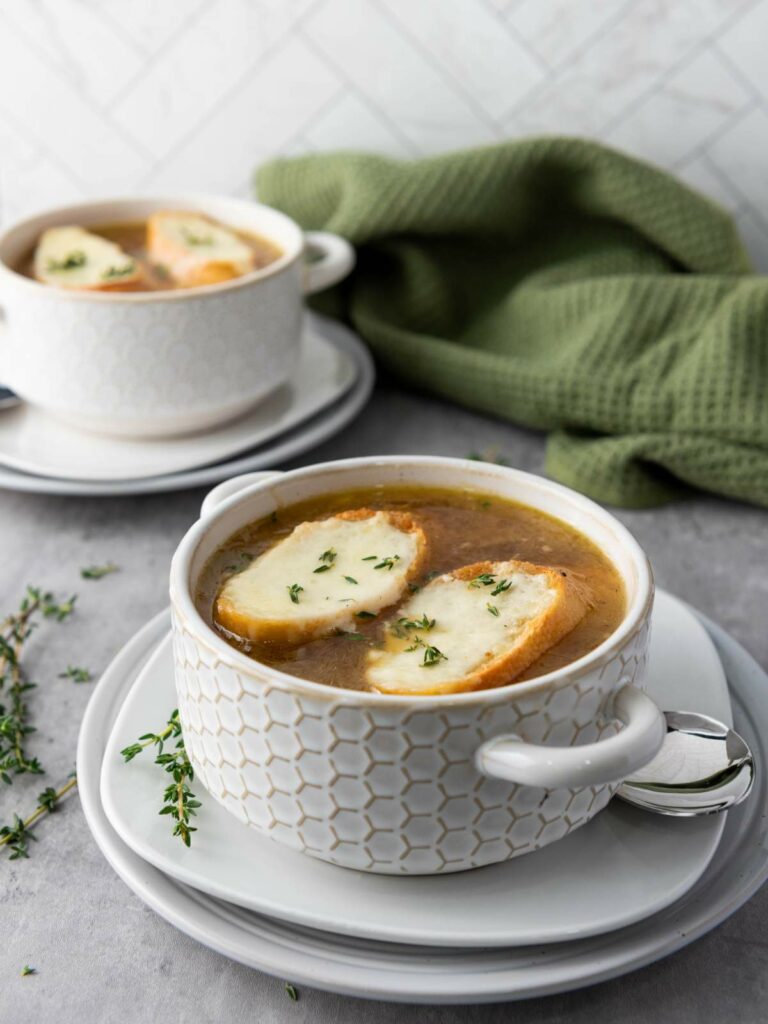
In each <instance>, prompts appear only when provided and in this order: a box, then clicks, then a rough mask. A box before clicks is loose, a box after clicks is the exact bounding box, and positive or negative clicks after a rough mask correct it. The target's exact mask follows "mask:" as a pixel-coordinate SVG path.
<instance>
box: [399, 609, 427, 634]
mask: <svg viewBox="0 0 768 1024" xmlns="http://www.w3.org/2000/svg"><path fill="white" fill-rule="evenodd" d="M435 622H436V620H435V619H429V618H427V615H426V613H424V614H423V615H422V616H421V618H420V619H408V618H402V619H398V620H397V625H398V626H399V627H400V628H401V629H423V630H425V631H426V632H427V633H428V632H429V631H430V629H434V628H435Z"/></svg>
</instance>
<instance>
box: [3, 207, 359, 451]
mask: <svg viewBox="0 0 768 1024" xmlns="http://www.w3.org/2000/svg"><path fill="white" fill-rule="evenodd" d="M163 209H165V210H168V209H171V210H196V211H198V212H200V213H203V214H206V215H208V216H210V217H213V218H214V219H215V220H217V221H220V222H221V223H222V224H226V225H229V226H231V227H233V228H237V229H239V230H241V231H245V232H250V233H253V234H256V235H261V236H263V237H265V238H266V239H268V240H269V241H271V242H273V243H276V244H277V246H278V247H279V248H280V249H281V250H282V255H281V256H280V258H279V259H277V260H275V261H274V262H273V263H271V264H269V265H268V266H267V267H264V268H263V269H262V270H254V271H252V272H251V273H249V274H245V275H244V276H242V277H239V278H235V279H233V280H231V281H224V282H222V283H220V284H215V285H206V286H205V287H197V288H186V289H179V290H176V291H157V292H111V293H110V292H85V291H79V292H78V291H74V290H72V289H66V288H56V287H52V286H50V285H45V284H41V283H39V282H37V281H34V280H31V279H30V278H28V277H25V276H24V275H22V274H20V273H18V272H17V269H16V268H18V266H19V264H20V262H21V261H22V260H24V259H25V257H27V256H28V255H29V253H30V252H31V251H32V250H33V248H34V246H35V245H36V243H37V241H38V239H39V237H40V235H41V234H42V232H43V231H45V230H46V228H50V227H54V226H56V225H64V224H78V225H81V226H83V227H86V228H88V227H97V226H98V225H104V224H114V223H119V222H127V221H141V220H144V219H145V218H146V217H147V216H148V215H149V214H151V213H153V212H155V211H157V210H163ZM308 247H309V249H310V251H311V252H312V254H313V256H314V257H315V258H314V260H313V262H311V263H306V262H305V249H307V248H308ZM353 264H354V250H353V249H352V247H351V246H350V245H349V243H348V242H346V241H345V240H344V239H342V238H339V237H338V236H337V235H331V234H328V233H326V232H307V233H306V234H305V233H304V232H302V230H301V229H300V228H299V226H298V225H297V224H296V223H294V221H292V220H291V219H290V218H289V217H286V216H285V215H284V214H282V213H279V212H278V211H277V210H273V209H271V208H270V207H268V206H263V205H261V204H259V203H252V202H248V201H245V200H240V199H226V198H217V197H213V196H198V195H179V196H170V197H169V196H165V197H159V198H146V199H144V198H142V199H112V200H100V201H98V202H88V203H80V204H78V205H75V206H68V207H61V208H58V209H55V210H50V211H48V212H46V213H41V214H38V215H36V216H34V217H30V218H28V219H26V220H23V221H21V222H20V223H18V224H16V225H15V226H13V227H11V228H9V229H8V230H7V231H5V232H4V233H3V234H2V235H0V312H2V315H3V318H4V320H5V325H4V330H3V332H2V338H0V381H2V382H3V383H4V384H6V385H8V386H9V387H11V388H13V390H14V391H15V392H16V393H17V394H18V395H19V396H20V397H21V398H23V399H25V400H26V401H28V402H31V403H33V404H35V405H37V406H39V407H40V408H42V409H44V410H46V411H47V412H49V413H51V414H53V415H55V416H58V417H59V418H61V419H65V420H67V421H69V422H71V423H72V424H73V425H75V426H78V427H80V428H81V429H84V430H88V431H93V432H97V433H103V434H111V435H114V436H121V437H162V436H171V435H175V434H184V433H189V432H191V431H195V430H202V429H205V428H206V427H210V426H213V425H215V424H218V423H223V422H225V421H226V420H229V419H232V418H233V417H235V416H238V415H239V414H241V413H243V412H245V411H247V410H248V409H249V408H250V407H252V406H253V405H255V404H256V403H257V402H259V401H260V400H261V399H262V398H264V397H266V396H267V395H268V394H269V393H270V392H272V391H274V390H275V389H276V388H277V387H279V386H280V385H281V384H283V383H285V382H286V381H287V380H288V378H289V377H290V375H291V373H292V372H293V369H294V367H295V366H296V363H297V360H298V355H299V345H300V340H301V324H302V314H303V295H304V294H305V293H311V292H315V291H319V290H320V289H322V288H327V287H328V286H330V285H332V284H335V283H336V282H337V281H339V280H341V278H343V277H344V276H346V274H348V273H349V271H350V270H351V268H352V266H353Z"/></svg>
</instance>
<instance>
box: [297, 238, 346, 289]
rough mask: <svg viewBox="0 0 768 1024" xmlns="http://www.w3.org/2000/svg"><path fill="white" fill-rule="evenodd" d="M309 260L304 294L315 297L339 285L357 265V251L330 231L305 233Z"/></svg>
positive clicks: (306, 268) (305, 265) (306, 266)
mask: <svg viewBox="0 0 768 1024" xmlns="http://www.w3.org/2000/svg"><path fill="white" fill-rule="evenodd" d="M304 238H305V239H306V246H307V248H306V252H307V256H308V257H309V258H308V259H307V257H306V256H305V259H306V260H307V261H306V263H305V264H304V294H305V295H314V293H315V292H321V291H322V290H323V288H330V287H331V285H332V284H338V282H339V281H341V280H342V278H345V277H346V276H347V274H348V273H349V272H350V271H351V270H352V268H353V267H354V265H355V250H354V249H353V247H352V246H351V245H350V244H349V242H348V241H347V240H346V238H342V237H341V236H340V235H334V234H331V232H330V231H305V232H304Z"/></svg>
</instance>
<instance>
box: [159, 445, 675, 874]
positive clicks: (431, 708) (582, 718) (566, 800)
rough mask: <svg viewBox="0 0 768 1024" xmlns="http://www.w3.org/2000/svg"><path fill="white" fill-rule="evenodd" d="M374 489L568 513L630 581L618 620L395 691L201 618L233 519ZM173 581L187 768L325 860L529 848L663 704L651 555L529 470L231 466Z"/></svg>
mask: <svg viewBox="0 0 768 1024" xmlns="http://www.w3.org/2000/svg"><path fill="white" fill-rule="evenodd" d="M381 484H417V485H421V486H434V487H452V488H459V489H470V490H476V491H482V492H485V493H489V494H492V495H498V496H499V497H503V498H510V499H514V500H516V501H520V502H524V503H525V504H527V505H531V506H533V507H535V508H538V509H541V510H542V511H544V512H548V513H550V514H552V515H555V516H557V517H559V518H560V519H562V520H564V521H565V522H567V523H569V524H571V525H572V526H575V527H576V528H577V529H579V530H581V531H582V533H584V534H586V536H588V537H589V538H590V539H591V540H593V541H594V542H595V543H596V544H598V545H599V546H600V548H601V549H602V550H603V551H604V552H605V553H606V554H607V555H608V556H609V557H610V558H611V559H612V561H613V563H614V564H615V565H616V568H617V569H618V571H619V572H620V574H621V576H622V579H623V580H624V584H625V587H626V593H627V609H626V615H625V617H624V619H623V621H622V623H621V625H620V626H619V628H618V629H617V630H616V631H615V632H614V633H613V635H612V636H610V637H609V638H608V639H607V640H606V641H605V642H604V643H602V644H601V645H600V646H599V647H597V648H596V649H595V650H593V651H591V652H590V653H589V654H588V655H586V656H585V657H583V658H580V659H579V660H578V661H575V662H573V663H572V664H570V665H567V666H565V667H564V668H561V669H558V670H557V671H555V672H550V673H548V674H547V675H544V676H541V677H539V678H537V679H532V680H529V681H526V682H520V683H513V684H511V685H509V686H504V687H500V688H498V689H492V690H482V691H479V692H475V693H464V694H457V695H450V696H436V697H435V696H432V697H401V696H387V695H384V694H377V693H367V692H360V691H354V690H345V689H342V688H335V687H330V686H324V685H321V684H319V683H313V682H309V681H306V680H303V679H298V678H295V677H293V676H290V675H286V674H284V673H282V672H279V671H277V670H275V669H272V668H269V667H267V666H265V665H261V664H259V663H257V662H255V661H253V660H251V659H250V658H248V657H247V656H246V655H245V654H242V653H240V652H239V651H236V650H234V649H233V648H232V647H230V646H229V645H228V644H227V643H226V642H225V641H224V640H223V639H222V638H221V637H220V636H219V635H218V634H217V633H216V632H215V631H214V629H212V628H211V626H210V625H209V623H208V622H207V621H205V619H204V618H203V617H202V616H201V615H200V614H199V612H198V611H197V609H196V607H195V603H194V593H195V587H196V582H197V580H198V578H199V576H200V573H201V571H202V569H203V566H204V565H205V563H206V561H207V560H208V558H209V557H210V556H211V555H212V554H213V553H214V552H215V551H216V550H217V548H218V547H219V546H220V545H221V544H223V543H224V542H225V541H226V540H227V539H228V538H229V537H230V536H231V535H232V534H233V533H235V532H236V531H237V530H239V529H240V528H241V527H243V526H245V525H246V524H248V523H250V522H253V521H254V520H257V519H261V518H262V517H264V516H268V515H270V514H271V513H272V512H274V511H279V510H280V509H281V508H283V507H284V506H286V505H291V504H293V503H295V502H297V501H302V500H305V499H308V498H314V497H317V496H319V495H323V494H328V493H334V492H337V491H342V490H347V489H348V488H357V487H363V488H365V487H370V488H372V489H373V488H375V487H377V486H379V485H381ZM170 589H171V604H172V610H173V645H174V659H175V676H176V689H177V694H178V701H179V713H180V716H181V722H182V726H183V730H184V737H185V741H186V748H187V751H188V752H189V757H190V760H191V762H192V764H193V766H194V769H195V772H196V775H197V778H198V779H199V781H200V782H201V783H202V784H203V786H205V788H206V789H207V790H208V792H209V793H210V794H211V795H212V796H213V797H215V799H216V800H218V801H219V802H220V803H221V804H223V806H224V807H226V808H227V809H228V810H230V811H231V812H232V813H233V814H234V815H235V816H236V817H237V818H238V819H239V820H240V821H243V822H245V823H247V824H249V825H251V826H252V827H254V828H256V829H258V830H259V831H261V832H263V833H264V834H265V835H268V836H270V837H271V838H273V839H275V840H277V841H278V842H281V843H286V844H287V845H288V846H291V847H293V848H294V849H298V850H302V851H304V852H305V853H308V854H310V855H311V856H313V857H319V858H321V859H322V860H327V861H331V862H333V863H334V864H340V865H343V866H344V867H349V868H357V869H359V870H362V871H374V872H381V873H387V874H436V873H444V872H451V871H461V870H464V869H467V868H473V867H478V866H480V865H484V864H492V863H494V862H496V861H503V860H508V859H509V858H511V857H517V856H519V855H520V854H523V853H528V852H530V851H532V850H538V849H540V848H541V847H543V846H546V845H547V844H548V843H551V842H553V841H554V840H556V839H561V838H562V837H563V836H565V835H567V834H568V833H569V832H571V831H573V829H575V828H578V827H579V826H580V825H583V824H585V823H586V822H587V821H589V820H590V818H592V817H593V816H594V815H595V814H597V812H598V811H599V810H601V809H602V808H603V807H605V805H606V804H607V802H608V801H609V800H610V798H611V796H612V795H613V792H614V790H615V788H616V785H617V784H618V782H619V781H620V780H621V779H622V778H624V777H626V776H627V775H629V774H630V773H631V772H633V771H635V770H636V769H637V768H638V767H640V766H642V765H643V764H645V763H647V762H648V761H650V760H651V758H652V757H654V756H655V754H656V753H657V752H658V749H659V747H660V746H661V742H662V739H663V736H664V732H665V727H664V719H663V716H662V715H661V713H660V712H659V710H658V709H657V708H656V705H655V704H653V703H652V702H651V700H650V698H648V697H646V696H645V694H643V693H642V691H641V687H642V676H643V669H644V666H645V662H646V655H647V650H648V630H649V615H650V611H651V605H652V601H653V584H652V579H651V573H650V569H649V565H648V560H647V559H646V557H645V555H644V554H643V552H642V550H641V549H640V547H639V546H638V544H637V542H636V541H635V540H634V539H633V538H632V536H631V535H630V534H629V533H628V532H627V530H626V529H625V528H624V527H623V526H622V525H621V524H620V523H619V522H618V521H617V520H616V519H614V517H613V516H611V515H609V513H607V512H606V511H604V510H603V509H601V508H600V507H599V506H598V505H596V504H594V502H592V501H589V500H588V499H587V498H584V497H582V496H581V495H578V494H576V493H574V492H573V491H570V490H568V489H567V488H565V487H561V486H559V485H558V484H554V483H551V482H550V481H548V480H543V479H541V478H539V477H536V476H532V475H530V474H528V473H522V472H518V471H517V470H513V469H508V468H505V467H501V466H493V465H488V464H484V463H479V462H470V461H465V460H460V459H443V458H431V457H426V456H425V457H411V456H402V457H400V456H397V457H388V458H376V459H350V460H348V461H343V462H330V463H325V464H322V465H317V466H310V467H308V468H305V469H297V470H293V471H291V472H288V473H285V474H274V473H261V474H250V475H249V476H246V477H238V478H236V479H235V480H232V481H227V482H226V483H225V484H222V485H220V486H219V487H217V488H216V489H215V490H214V491H213V492H211V494H210V495H209V496H208V498H207V499H206V502H205V503H204V506H203V514H202V517H201V519H200V520H199V521H198V522H197V523H196V524H195V525H194V526H193V527H192V528H191V529H190V530H189V532H188V533H187V534H186V536H185V537H184V539H183V540H182V542H181V544H180V545H179V547H178V549H177V551H176V554H175V556H174V559H173V564H172V567H171V582H170ZM617 718H618V719H619V720H620V721H621V722H623V723H624V725H623V728H622V727H621V726H620V724H619V722H617Z"/></svg>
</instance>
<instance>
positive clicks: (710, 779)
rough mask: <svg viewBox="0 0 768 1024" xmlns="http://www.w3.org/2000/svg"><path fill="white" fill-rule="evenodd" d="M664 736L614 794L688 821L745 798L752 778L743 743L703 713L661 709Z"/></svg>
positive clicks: (751, 761)
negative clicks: (651, 755)
mask: <svg viewBox="0 0 768 1024" xmlns="http://www.w3.org/2000/svg"><path fill="white" fill-rule="evenodd" d="M664 714H665V717H666V719H667V735H666V738H665V740H664V743H663V745H662V748H661V750H660V751H659V753H658V754H657V755H656V757H654V759H653V760H652V761H651V762H650V764H647V765H646V766H645V768H642V769H641V770H640V771H639V772H636V773H635V775H633V776H631V778H629V779H625V780H624V782H622V784H621V785H620V786H619V788H618V790H617V791H616V796H619V797H621V799H622V800H626V801H627V803H630V804H635V805H636V806H637V807H643V808H644V809H645V810H647V811H655V812H656V813H657V814H670V815H674V816H676V817H679V818H692V817H694V816H695V815H697V814H717V813H718V812H719V811H725V810H727V809H728V808H729V807H735V806H736V804H740V803H741V801H742V800H744V799H746V797H747V795H748V794H749V791H750V789H751V788H752V783H753V782H754V779H755V763H754V758H753V757H752V751H751V750H750V749H749V747H748V746H747V744H746V743H745V741H744V740H743V739H742V738H741V736H739V734H738V733H736V732H734V731H733V729H729V728H728V726H727V725H723V723H722V722H718V721H717V719H716V718H710V717H709V716H708V715H699V714H695V713H694V712H690V711H666V712H665V713H664Z"/></svg>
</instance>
